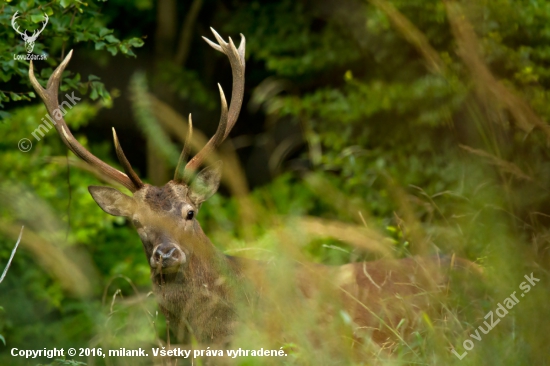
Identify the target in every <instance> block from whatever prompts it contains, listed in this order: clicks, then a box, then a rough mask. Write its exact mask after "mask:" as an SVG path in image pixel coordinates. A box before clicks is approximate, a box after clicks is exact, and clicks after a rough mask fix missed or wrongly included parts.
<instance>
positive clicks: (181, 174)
mask: <svg viewBox="0 0 550 366" xmlns="http://www.w3.org/2000/svg"><path fill="white" fill-rule="evenodd" d="M192 138H193V119H192V118H191V113H189V127H188V128H187V137H186V138H185V143H184V144H183V150H182V151H181V155H180V159H179V161H178V165H177V166H176V172H175V173H174V180H175V181H176V182H185V181H186V180H187V179H188V177H186V175H185V165H184V164H185V163H187V157H188V156H189V151H190V150H191V139H192Z"/></svg>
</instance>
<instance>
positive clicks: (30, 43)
mask: <svg viewBox="0 0 550 366" xmlns="http://www.w3.org/2000/svg"><path fill="white" fill-rule="evenodd" d="M17 13H18V12H17V11H16V12H15V14H13V16H12V17H11V26H12V27H13V29H14V30H15V31H16V32H17V33H18V34H19V35H21V38H23V40H24V41H25V48H26V49H27V53H31V52H32V50H33V49H34V42H36V39H37V38H38V36H39V35H40V33H42V31H43V30H44V28H46V24H48V19H49V18H48V15H47V14H46V13H44V17H45V19H44V21H43V23H42V29H40V30H35V31H34V32H33V33H32V35H30V36H29V35H28V34H27V31H26V30H25V31H24V32H20V31H19V26H18V25H17V24H16V23H15V20H16V19H17V18H19V17H18V16H17Z"/></svg>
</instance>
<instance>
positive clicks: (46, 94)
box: [29, 50, 140, 192]
mask: <svg viewBox="0 0 550 366" xmlns="http://www.w3.org/2000/svg"><path fill="white" fill-rule="evenodd" d="M72 55H73V51H72V50H71V51H70V52H69V53H68V54H67V57H65V59H64V60H63V62H61V64H59V66H58V67H57V68H56V69H55V70H54V72H53V73H52V75H51V76H50V79H49V80H48V84H47V86H46V89H44V88H43V87H42V85H40V83H39V82H38V80H36V77H35V76H34V68H33V63H32V61H31V63H30V67H29V79H30V81H31V84H32V86H33V88H34V90H35V91H36V93H38V95H39V96H40V98H41V99H42V101H43V102H44V104H45V105H46V109H47V110H48V113H49V115H50V117H51V118H52V119H54V120H55V121H56V123H54V125H55V129H56V130H57V132H58V133H59V136H60V137H61V140H62V141H63V143H64V144H65V145H66V146H67V147H68V148H69V150H71V151H72V152H73V153H74V154H75V155H76V156H78V157H79V158H81V159H82V160H84V161H85V162H87V163H88V164H90V165H91V166H93V167H95V168H97V169H98V170H99V171H101V172H102V173H103V174H105V175H106V176H108V177H109V178H111V179H113V180H115V181H117V182H119V183H120V184H122V185H123V186H124V187H126V188H128V189H129V190H130V191H132V192H135V191H137V190H138V189H139V188H140V187H139V186H136V185H135V184H134V182H133V181H132V180H131V179H130V178H129V177H128V176H127V175H126V174H124V173H122V172H121V171H119V170H117V169H115V168H113V167H111V166H110V165H108V164H106V163H105V162H103V161H102V160H100V159H99V158H97V157H96V156H95V155H93V154H92V153H91V152H89V151H88V150H86V148H85V147H84V146H82V145H81V144H80V143H79V142H78V141H77V140H76V139H75V138H74V136H73V135H72V133H71V131H70V130H69V127H67V124H66V123H65V120H64V119H63V115H62V113H61V112H60V111H59V109H58V108H59V105H58V103H59V102H58V99H57V96H58V89H59V83H60V81H61V76H62V74H63V71H64V70H65V67H66V66H67V64H68V63H69V61H70V59H71V56H72ZM117 153H118V151H117ZM123 165H124V163H123ZM128 165H129V164H128Z"/></svg>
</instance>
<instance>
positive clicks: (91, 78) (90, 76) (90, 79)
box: [88, 74, 101, 81]
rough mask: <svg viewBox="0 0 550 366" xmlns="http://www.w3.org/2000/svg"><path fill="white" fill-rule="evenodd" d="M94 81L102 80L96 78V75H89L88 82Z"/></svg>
mask: <svg viewBox="0 0 550 366" xmlns="http://www.w3.org/2000/svg"><path fill="white" fill-rule="evenodd" d="M94 80H101V78H100V77H99V76H95V75H92V74H90V75H88V81H94Z"/></svg>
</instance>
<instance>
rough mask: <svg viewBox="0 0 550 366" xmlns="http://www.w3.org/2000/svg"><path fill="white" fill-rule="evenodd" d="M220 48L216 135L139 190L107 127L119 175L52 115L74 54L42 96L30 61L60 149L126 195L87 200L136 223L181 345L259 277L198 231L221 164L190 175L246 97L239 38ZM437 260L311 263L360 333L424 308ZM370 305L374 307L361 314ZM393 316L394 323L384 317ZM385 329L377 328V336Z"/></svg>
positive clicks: (100, 193) (206, 335)
mask: <svg viewBox="0 0 550 366" xmlns="http://www.w3.org/2000/svg"><path fill="white" fill-rule="evenodd" d="M212 31H213V32H214V36H215V37H216V39H217V41H218V44H215V43H213V42H211V41H209V40H207V42H208V43H209V44H210V45H211V46H212V47H213V48H214V49H216V50H217V51H220V52H222V53H224V54H225V55H226V56H227V57H228V58H229V61H230V64H231V68H232V72H233V90H232V97H231V103H230V106H229V108H228V106H227V103H226V101H225V96H224V94H223V91H222V89H221V87H220V97H221V107H222V108H221V117H220V123H219V127H218V130H217V131H216V134H215V135H214V136H213V137H212V138H211V139H210V140H209V142H208V143H207V145H206V146H205V147H204V148H203V149H202V150H201V151H200V152H199V153H197V154H196V155H195V156H194V157H193V158H192V159H191V160H190V161H189V162H187V164H185V163H186V161H187V156H188V153H189V151H188V150H189V149H188V141H189V139H190V136H191V132H192V124H191V116H189V134H188V137H187V141H186V143H185V145H184V148H183V152H182V155H181V157H180V161H179V164H178V167H177V168H176V173H175V175H174V179H173V180H171V181H170V182H168V183H167V184H166V185H164V186H162V187H154V186H151V185H148V184H144V183H143V182H142V181H141V180H140V178H139V177H138V176H137V174H136V173H135V172H134V171H133V169H132V167H131V165H130V163H129V162H128V160H127V159H126V157H125V155H124V152H123V150H122V148H121V146H120V144H119V142H118V138H117V136H116V133H115V131H114V129H113V138H114V142H115V147H116V153H117V156H118V159H119V161H120V163H121V165H122V167H123V168H124V173H123V172H121V171H119V170H117V169H115V168H113V167H111V166H109V165H108V164H106V163H104V162H103V161H101V160H100V159H98V158H97V157H95V156H94V155H93V154H92V153H90V152H89V151H88V150H86V149H85V148H84V147H83V146H82V145H81V144H80V143H79V142H78V141H77V140H76V139H75V138H74V137H73V135H72V134H71V132H70V130H69V128H68V127H67V125H66V123H65V121H64V120H63V116H62V115H60V114H59V113H57V114H55V113H53V112H54V111H55V110H56V109H57V108H58V87H59V84H60V80H61V75H62V73H63V70H64V69H65V67H66V66H67V64H68V62H69V60H70V58H71V56H72V51H71V52H69V53H68V55H67V57H66V58H65V60H63V62H62V63H61V64H60V65H59V66H58V67H57V69H56V70H55V71H54V72H53V74H52V76H51V77H50V80H49V81H48V85H47V88H46V89H44V88H43V87H42V86H41V85H40V84H39V83H38V81H37V80H36V78H35V77H34V70H33V64H32V61H31V66H30V69H29V77H30V80H31V83H32V84H33V87H34V89H35V90H36V92H37V93H38V95H40V97H41V98H42V100H43V101H44V103H45V105H46V107H47V109H48V112H49V114H50V116H57V117H59V118H56V121H57V124H55V128H56V129H57V131H58V133H59V135H60V137H61V139H62V140H63V142H64V143H65V144H66V145H67V147H68V148H69V149H70V150H71V151H72V152H73V153H75V154H76V155H77V156H79V157H80V158H81V159H83V160H84V161H86V162H87V163H89V164H90V165H92V166H94V167H96V168H97V169H98V170H100V171H101V172H102V173H103V174H104V175H106V176H107V177H109V178H111V179H113V180H115V181H117V182H119V183H120V184H122V185H123V186H125V187H126V188H128V189H129V190H130V191H131V192H132V193H133V197H130V196H127V195H125V194H123V193H121V192H120V191H118V190H116V189H114V188H109V187H99V186H91V187H89V191H90V193H91V195H92V197H93V199H94V200H95V201H96V202H97V204H98V205H99V206H100V207H101V209H103V210H104V211H105V212H106V213H108V214H111V215H115V216H124V217H127V218H128V219H129V220H130V221H131V222H132V223H133V225H134V226H135V228H136V230H137V232H138V234H139V236H140V238H141V241H142V243H143V248H144V251H145V254H146V257H147V260H148V262H149V265H150V268H151V279H152V283H153V291H154V293H155V295H156V298H157V299H158V303H159V307H160V309H161V311H162V312H163V313H164V315H165V316H166V318H167V320H168V321H169V323H170V325H171V328H172V329H173V330H174V332H175V333H176V335H177V337H178V338H179V339H183V338H185V336H186V334H192V335H194V336H195V337H196V339H197V340H199V341H201V342H219V341H223V340H225V339H227V337H228V336H230V334H231V333H232V330H233V327H234V324H235V322H236V319H237V316H236V309H235V305H234V304H235V303H236V302H238V300H239V299H245V301H248V303H251V302H254V298H255V297H256V294H255V293H254V291H255V290H252V292H250V291H248V284H247V280H246V279H247V278H250V275H249V274H247V272H248V270H249V269H250V268H253V269H254V268H255V269H254V270H262V268H259V269H258V267H261V266H257V265H255V264H254V262H247V261H246V260H244V259H239V258H234V257H228V256H226V255H224V254H223V253H222V252H221V251H219V250H218V249H216V248H215V247H214V245H213V244H212V243H211V242H210V240H209V239H208V237H207V236H206V235H205V234H204V232H203V231H202V229H201V227H200V224H199V222H198V221H197V220H196V216H197V214H198V212H199V210H200V207H201V205H202V203H203V202H204V201H206V200H207V199H208V198H209V197H210V196H212V195H213V194H214V193H215V192H216V190H217V189H218V185H219V182H220V175H221V165H220V164H219V163H215V164H213V165H211V166H209V167H207V168H205V169H204V170H202V171H200V172H199V173H198V174H197V173H196V170H197V168H198V167H199V166H200V165H201V164H202V163H203V162H204V160H205V157H206V156H207V154H208V153H209V152H210V151H211V150H212V149H214V148H216V147H217V146H219V145H220V143H221V142H223V140H224V139H225V138H226V137H227V135H228V134H229V131H230V130H231V128H232V127H233V126H234V124H235V122H236V120H237V117H238V114H239V111H240V108H241V104H242V100H243V90H244V69H245V59H244V54H245V39H244V37H243V36H242V35H241V37H242V41H241V45H240V46H239V48H236V47H235V45H234V44H233V41H232V40H231V38H230V39H229V42H228V43H226V42H225V41H224V40H223V39H222V38H221V37H220V36H219V35H218V34H217V33H216V32H215V31H214V30H212ZM438 265H440V264H439V262H438V260H427V261H415V260H412V259H409V260H402V261H394V262H384V261H379V262H372V263H358V264H349V265H345V266H341V267H336V268H334V267H333V268H330V267H325V266H316V268H317V270H318V272H319V273H322V274H325V275H327V278H331V279H333V280H334V284H335V285H336V287H337V289H338V290H339V293H340V295H341V296H342V301H343V303H344V304H345V307H346V309H347V311H348V313H349V314H350V315H351V316H352V318H353V320H354V321H355V323H356V324H357V325H358V326H360V327H373V328H376V327H378V326H379V323H380V322H379V320H380V319H379V318H378V317H377V315H376V314H378V313H384V312H386V313H387V314H388V315H389V317H388V322H389V324H390V325H393V326H395V325H396V324H395V323H396V322H398V321H399V319H401V317H402V316H406V315H407V313H408V312H410V311H409V309H407V308H405V307H400V305H398V304H397V302H396V299H398V300H399V299H400V300H401V301H402V300H403V299H404V300H405V301H409V300H410V301H409V303H410V305H411V306H412V307H413V308H415V307H416V308H422V307H423V306H425V304H423V303H422V302H418V303H417V300H416V298H417V297H416V295H417V294H418V293H420V292H422V291H426V289H429V291H431V290H434V291H435V290H437V288H438V287H439V286H441V284H442V283H443V282H444V281H443V280H442V279H441V278H431V274H430V271H429V270H426V267H430V266H431V267H437V266H438ZM296 272H297V277H298V279H297V284H298V287H299V288H300V289H301V291H302V293H303V295H304V296H305V298H312V297H314V296H315V292H316V291H317V289H316V288H315V285H314V284H313V283H312V281H311V276H312V274H311V273H310V272H309V271H308V268H307V266H305V267H303V268H298V269H297V271H296ZM365 304H369V307H372V309H367V308H366V306H365ZM390 318H391V319H390ZM382 333H383V332H382V331H380V334H382Z"/></svg>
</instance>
